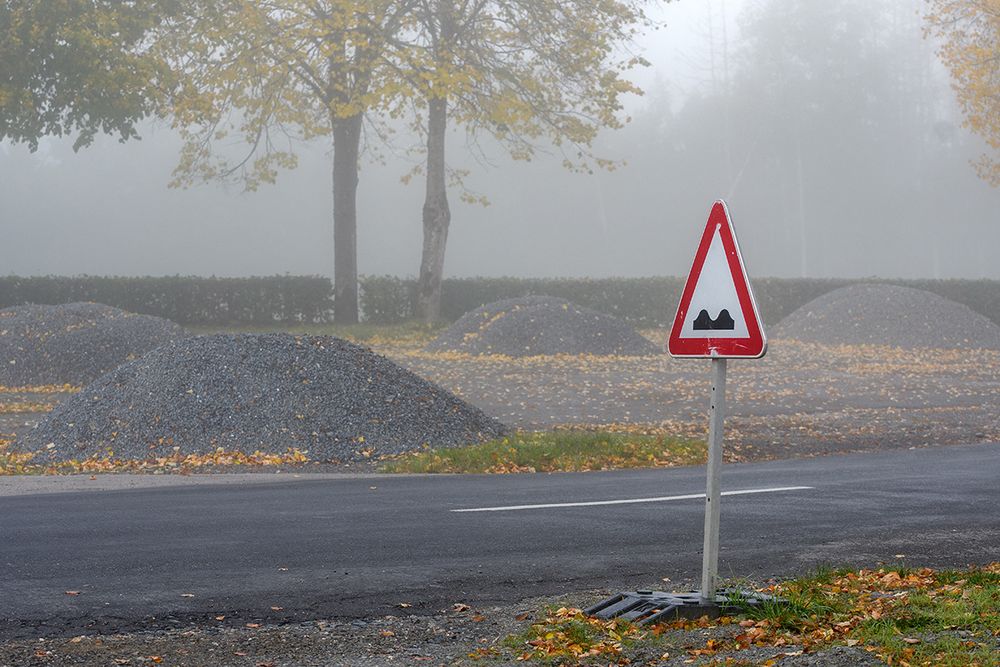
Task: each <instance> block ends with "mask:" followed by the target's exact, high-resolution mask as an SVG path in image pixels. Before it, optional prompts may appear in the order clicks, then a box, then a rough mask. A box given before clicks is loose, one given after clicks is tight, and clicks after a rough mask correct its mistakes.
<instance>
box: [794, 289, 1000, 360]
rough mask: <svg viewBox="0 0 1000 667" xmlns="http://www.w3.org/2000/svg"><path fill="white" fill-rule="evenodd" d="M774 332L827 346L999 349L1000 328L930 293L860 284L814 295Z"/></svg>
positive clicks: (962, 306)
mask: <svg viewBox="0 0 1000 667" xmlns="http://www.w3.org/2000/svg"><path fill="white" fill-rule="evenodd" d="M774 333H775V337H778V338H794V339H796V340H800V341H805V342H813V343H824V344H828V345H840V344H850V345H866V344H871V345H892V346H895V347H902V348H916V347H936V348H955V349H958V348H976V349H1000V327H998V326H997V325H996V324H994V323H993V322H991V321H990V320H989V319H987V318H986V317H983V316H982V315H980V314H979V313H976V312H975V311H973V310H972V309H970V308H969V307H967V306H964V305H962V304H960V303H956V302H954V301H952V300H950V299H946V298H944V297H941V296H938V295H937V294H934V293H932V292H926V291H924V290H918V289H913V288H911V287H899V286H897V285H877V284H861V285H850V286H848V287H842V288H840V289H837V290H834V291H832V292H829V293H827V294H824V295H823V296H821V297H819V298H817V299H813V300H812V301H810V302H809V303H807V304H806V305H804V306H802V307H801V308H799V309H798V310H796V311H794V312H792V313H791V314H790V315H788V317H786V318H785V319H783V320H782V321H781V322H780V323H779V324H778V326H777V328H776V329H775V332H774Z"/></svg>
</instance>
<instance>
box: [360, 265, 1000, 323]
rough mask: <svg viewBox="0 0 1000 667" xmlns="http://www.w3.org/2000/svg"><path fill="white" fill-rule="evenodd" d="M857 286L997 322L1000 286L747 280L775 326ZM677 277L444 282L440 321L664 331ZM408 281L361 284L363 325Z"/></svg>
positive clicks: (397, 317)
mask: <svg viewBox="0 0 1000 667" xmlns="http://www.w3.org/2000/svg"><path fill="white" fill-rule="evenodd" d="M857 283H885V284H891V285H903V286H906V287H913V288H916V289H922V290H927V291H928V292H934V293H935V294H939V295H941V296H943V297H945V298H948V299H951V300H953V301H957V302H959V303H963V304H965V305H967V306H968V307H970V308H971V309H972V310H974V311H976V312H978V313H980V314H982V315H985V316H986V317H988V318H989V319H991V320H993V321H994V322H996V323H997V324H1000V281H995V280H881V279H874V278H871V279H847V278H836V279H833V278H829V279H827V278H761V279H756V280H754V281H753V288H754V294H755V295H756V297H757V305H758V306H759V308H760V313H761V317H763V318H764V322H765V324H767V325H771V326H773V325H775V324H777V323H778V322H780V321H781V320H782V319H783V318H784V317H785V316H786V315H788V314H789V313H791V312H792V311H793V310H795V309H796V308H798V307H799V306H802V305H804V304H806V303H808V302H809V301H812V300H813V299H815V298H816V297H818V296H821V295H823V294H826V293H827V292H830V291H832V290H835V289H837V288H839V287H845V286H847V285H854V284H857ZM683 287H684V280H683V278H675V277H656V278H599V279H584V278H451V279H447V280H445V281H444V283H443V285H442V296H441V300H442V303H441V315H442V319H444V320H446V321H449V322H450V321H454V320H457V319H458V318H459V317H461V316H462V315H463V314H465V313H467V312H468V311H470V310H473V309H475V308H478V307H479V306H481V305H483V304H486V303H491V302H493V301H498V300H500V299H509V298H514V297H521V296H528V295H546V296H556V297H562V298H564V299H567V300H569V301H572V302H573V303H576V304H579V305H581V306H586V307H588V308H593V309H594V310H598V311H600V312H603V313H608V314H610V315H615V316H616V317H619V318H621V319H623V320H625V321H627V322H629V323H630V324H632V325H633V326H635V327H639V328H653V327H665V326H669V325H670V323H671V321H672V320H673V317H674V312H675V311H676V309H677V303H678V302H679V301H680V294H681V289H683ZM415 302H416V281H414V280H412V279H411V280H403V279H400V278H395V277H390V276H369V277H367V278H364V279H362V286H361V309H362V311H363V312H364V313H365V314H366V319H367V321H368V322H371V323H374V324H389V323H395V322H401V321H404V320H407V319H410V318H412V317H413V313H414V312H415V310H414V303H415Z"/></svg>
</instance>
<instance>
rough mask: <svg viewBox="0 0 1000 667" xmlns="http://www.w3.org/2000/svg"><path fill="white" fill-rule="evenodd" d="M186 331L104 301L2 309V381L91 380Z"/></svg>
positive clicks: (14, 383)
mask: <svg viewBox="0 0 1000 667" xmlns="http://www.w3.org/2000/svg"><path fill="white" fill-rule="evenodd" d="M185 335H186V334H185V331H184V329H182V328H181V327H180V326H178V325H176V324H174V323H173V322H171V321H170V320H165V319H163V318H161V317H152V316H150V315H136V314H135V313H129V312H126V311H124V310H119V309H118V308H112V307H111V306H105V305H103V304H100V303H67V304H62V305H58V306H40V305H27V306H17V307H14V308H8V309H6V310H0V384H3V385H6V386H8V387H21V386H27V385H44V384H73V385H82V384H86V383H87V382H90V381H91V380H93V379H94V378H96V377H98V376H99V375H101V374H102V373H106V372H107V371H110V370H113V369H115V368H117V367H118V366H119V365H120V364H123V363H125V362H126V361H129V360H131V359H135V358H137V357H139V356H142V355H143V354H145V353H146V352H149V351H150V350H152V349H153V348H155V347H157V346H158V345H162V344H163V343H166V342H169V341H172V340H176V339H178V338H182V337H184V336H185Z"/></svg>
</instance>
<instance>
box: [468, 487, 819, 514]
mask: <svg viewBox="0 0 1000 667" xmlns="http://www.w3.org/2000/svg"><path fill="white" fill-rule="evenodd" d="M812 488H813V487H811V486H779V487H773V488H769V489H742V490H740V491H723V492H722V495H724V496H747V495H751V494H754V493H780V492H782V491H805V490H808V489H812ZM704 497H705V494H704V493H691V494H688V495H684V496H660V497H657V498H625V499H622V500H593V501H589V502H579V503H546V504H542V505H506V506H502V507H472V508H467V509H458V510H451V511H452V512H459V513H462V512H514V511H518V510H541V509H559V508H563V507H597V506H599V505H635V504H638V503H665V502H669V501H671V500H697V499H698V498H704Z"/></svg>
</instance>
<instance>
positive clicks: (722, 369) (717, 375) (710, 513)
mask: <svg viewBox="0 0 1000 667" xmlns="http://www.w3.org/2000/svg"><path fill="white" fill-rule="evenodd" d="M708 418H709V421H708V487H707V489H706V491H705V545H704V551H703V554H702V565H701V598H702V599H703V600H715V590H716V585H717V583H718V579H719V501H720V500H721V499H722V497H721V490H720V488H719V487H720V481H721V480H720V477H721V473H722V427H723V421H724V420H725V418H726V360H725V359H712V401H711V404H710V407H709V414H708Z"/></svg>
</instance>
